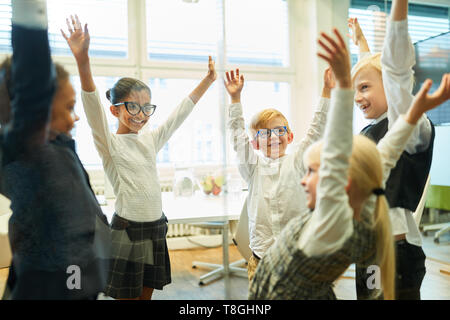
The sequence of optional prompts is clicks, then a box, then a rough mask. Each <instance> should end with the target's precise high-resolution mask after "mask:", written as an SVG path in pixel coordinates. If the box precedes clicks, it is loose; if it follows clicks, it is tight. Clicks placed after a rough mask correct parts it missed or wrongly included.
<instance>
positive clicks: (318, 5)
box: [289, 0, 350, 141]
mask: <svg viewBox="0 0 450 320" xmlns="http://www.w3.org/2000/svg"><path fill="white" fill-rule="evenodd" d="M289 4H290V8H289V9H290V19H291V21H294V23H293V24H292V29H291V32H292V33H293V36H292V37H291V39H292V40H291V41H293V44H294V45H293V48H292V51H291V56H292V61H293V65H294V66H295V75H294V78H295V79H294V82H293V85H292V92H291V98H292V104H291V105H292V110H291V119H290V120H291V125H292V128H293V132H294V139H295V140H296V141H299V140H300V139H301V138H302V137H303V136H304V135H305V134H306V131H307V128H308V126H309V124H310V122H311V119H312V116H313V113H314V110H315V107H316V105H317V103H318V101H319V96H320V94H321V92H322V85H323V72H324V70H325V69H326V67H327V64H326V63H325V62H323V61H321V60H319V58H318V57H317V51H318V45H317V38H318V35H319V33H320V32H322V31H323V32H327V33H330V32H331V30H332V28H333V27H336V28H337V29H338V30H339V31H340V32H341V34H342V35H343V36H345V39H346V40H348V38H347V36H346V35H347V33H348V27H347V16H348V8H349V5H350V0H304V1H298V0H297V1H295V0H294V1H291V2H290V3H289Z"/></svg>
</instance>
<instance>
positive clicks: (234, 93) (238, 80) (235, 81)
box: [224, 69, 244, 103]
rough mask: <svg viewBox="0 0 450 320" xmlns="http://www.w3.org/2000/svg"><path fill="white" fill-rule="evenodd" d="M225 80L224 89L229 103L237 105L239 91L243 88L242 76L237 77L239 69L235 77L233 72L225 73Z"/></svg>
mask: <svg viewBox="0 0 450 320" xmlns="http://www.w3.org/2000/svg"><path fill="white" fill-rule="evenodd" d="M225 74H226V77H227V79H226V80H224V83H225V88H226V89H227V91H228V94H229V95H230V97H231V103H237V102H240V101H241V91H242V88H243V87H244V76H243V75H241V76H240V77H239V69H236V75H235V74H234V71H233V70H231V71H230V72H228V71H227V72H226V73H225Z"/></svg>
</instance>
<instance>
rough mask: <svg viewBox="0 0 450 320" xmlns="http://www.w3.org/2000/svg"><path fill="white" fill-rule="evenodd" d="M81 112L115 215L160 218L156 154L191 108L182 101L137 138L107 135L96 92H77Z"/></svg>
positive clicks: (107, 130)
mask: <svg viewBox="0 0 450 320" xmlns="http://www.w3.org/2000/svg"><path fill="white" fill-rule="evenodd" d="M81 98H82V101H83V107H84V111H85V112H86V116H87V120H88V123H89V126H90V127H91V129H92V135H93V136H94V142H95V147H96V148H97V151H98V153H99V154H100V157H101V159H102V162H103V168H104V169H105V172H106V175H107V176H108V179H109V181H110V182H111V184H112V186H113V189H114V194H115V196H116V203H115V209H116V213H117V214H118V215H119V216H121V217H123V218H125V219H128V220H132V221H138V222H149V221H156V220H158V219H160V218H161V214H162V204H161V187H160V184H159V179H158V173H157V170H156V154H157V153H158V151H159V150H160V149H161V148H162V147H163V146H164V144H165V143H166V142H167V140H169V138H170V137H171V136H172V134H173V133H174V132H175V130H176V129H177V128H178V127H179V126H180V125H181V124H182V123H183V121H184V120H185V119H186V118H187V116H188V115H189V114H190V113H191V111H192V109H193V108H194V103H193V102H192V100H191V99H190V98H185V99H184V100H183V101H182V102H181V103H180V105H179V106H178V107H177V108H176V109H175V110H174V111H173V112H172V114H171V115H170V116H169V118H168V119H167V120H166V121H165V122H164V123H163V124H162V125H161V126H159V127H158V128H157V129H155V130H152V131H149V130H145V129H143V130H141V131H139V132H138V133H137V134H114V133H111V132H109V129H108V122H107V120H106V114H105V111H104V109H103V106H102V103H101V101H100V98H99V95H98V90H95V91H94V92H85V91H82V92H81Z"/></svg>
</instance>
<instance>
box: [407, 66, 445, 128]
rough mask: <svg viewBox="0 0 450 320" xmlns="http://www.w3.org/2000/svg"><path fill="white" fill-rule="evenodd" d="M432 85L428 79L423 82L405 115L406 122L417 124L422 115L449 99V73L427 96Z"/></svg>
mask: <svg viewBox="0 0 450 320" xmlns="http://www.w3.org/2000/svg"><path fill="white" fill-rule="evenodd" d="M432 84H433V81H431V80H430V79H427V80H425V82H424V83H423V84H422V87H421V88H420V90H419V92H417V94H416V95H415V97H414V100H413V102H412V104H411V107H410V108H409V110H408V113H407V114H406V120H407V121H408V122H409V123H413V124H414V123H417V121H418V120H419V118H420V117H421V116H422V114H424V113H425V112H427V111H429V110H431V109H434V108H436V107H437V106H439V105H441V104H442V103H444V102H445V101H447V100H448V99H450V73H446V74H444V75H443V76H442V81H441V84H440V86H439V88H437V90H436V91H435V92H434V93H432V94H428V92H429V91H430V88H431V85H432Z"/></svg>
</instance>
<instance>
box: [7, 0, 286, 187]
mask: <svg viewBox="0 0 450 320" xmlns="http://www.w3.org/2000/svg"><path fill="white" fill-rule="evenodd" d="M288 3H289V1H285V0H265V1H260V0H226V1H223V0H200V1H195V0H47V9H48V15H49V37H50V45H51V48H52V54H53V56H54V59H55V60H56V61H58V62H61V63H62V64H63V65H64V66H65V67H66V69H67V70H68V71H69V72H71V73H73V74H74V75H73V76H72V78H71V81H72V83H73V85H74V88H75V90H76V92H77V104H76V107H75V111H76V113H77V115H78V116H79V117H80V120H79V121H78V122H77V123H76V126H75V128H74V130H73V132H72V134H73V137H74V138H75V140H76V145H77V152H78V154H79V157H80V159H81V161H82V163H83V164H84V165H85V166H87V167H88V168H93V169H99V168H101V165H102V163H101V159H100V157H99V155H98V153H97V151H96V149H95V146H94V142H93V138H92V133H91V129H90V127H89V124H88V122H87V119H86V116H85V113H84V110H83V107H82V102H81V96H80V93H81V87H80V81H79V77H78V76H76V70H77V67H76V64H75V61H74V60H73V58H72V57H71V52H70V50H69V48H68V46H67V44H66V42H65V40H64V38H63V37H62V36H61V32H60V29H63V30H64V31H65V32H66V30H67V25H66V18H67V17H69V16H70V15H71V14H77V15H78V16H79V18H80V20H81V23H82V24H83V26H84V24H85V23H87V24H88V27H89V31H90V35H91V45H90V55H91V57H93V58H94V59H91V66H92V72H93V74H94V80H95V83H96V86H97V88H98V90H99V93H100V97H101V99H102V103H103V106H104V109H105V113H106V115H107V118H108V122H109V129H110V132H113V133H114V132H116V130H117V126H118V120H117V119H116V118H115V117H114V116H112V115H111V113H110V111H109V104H110V103H109V101H107V99H106V96H105V92H106V90H107V89H109V88H111V87H112V86H113V85H114V83H115V82H116V81H117V80H118V79H119V78H120V77H124V76H131V77H136V78H139V79H141V80H143V81H145V82H146V83H148V84H149V86H150V88H151V90H152V103H154V104H156V105H157V106H158V108H157V110H156V113H155V114H154V115H153V116H152V118H151V119H150V121H149V123H148V125H147V128H146V129H147V130H151V129H154V128H156V127H157V126H158V125H160V124H162V123H163V122H164V121H165V120H166V119H167V117H168V116H169V114H170V113H171V112H172V111H173V110H174V108H176V107H177V106H178V104H179V103H180V102H181V101H182V99H184V98H185V97H187V96H188V95H189V93H190V92H192V90H193V89H194V88H195V87H196V86H197V85H198V83H199V82H200V81H201V79H202V77H204V75H205V74H206V65H207V60H208V55H212V56H213V58H214V59H215V61H216V66H217V67H218V72H219V78H218V79H217V81H216V83H214V84H213V86H212V87H211V88H210V89H209V90H208V91H207V92H206V94H205V95H204V96H203V97H202V99H201V100H200V101H199V103H198V104H197V105H196V106H195V108H194V110H193V111H192V114H191V115H189V116H188V118H187V119H186V120H185V121H184V122H183V124H182V125H181V126H180V128H179V129H178V130H177V131H176V132H175V133H174V135H173V136H172V137H171V139H170V140H169V141H168V143H167V144H166V145H165V146H164V147H163V148H162V149H161V150H160V151H159V153H158V155H157V162H158V168H160V172H171V171H170V168H171V167H174V166H179V165H188V166H195V165H199V166H201V167H202V168H206V169H205V170H209V169H210V168H218V167H223V165H226V166H228V165H230V166H232V167H236V166H235V155H234V151H233V149H232V147H231V145H230V144H228V143H226V144H225V145H224V141H227V138H228V136H229V133H228V131H224V128H226V123H225V121H226V119H225V118H226V117H225V116H226V110H225V108H226V107H227V104H228V102H229V97H228V94H227V93H226V90H225V89H224V88H223V83H222V79H221V78H220V73H222V72H223V70H230V69H231V68H236V67H237V66H239V67H241V69H242V70H243V73H244V74H245V76H246V82H245V88H244V91H243V94H242V102H243V107H244V116H245V121H246V124H248V122H249V121H250V119H251V117H252V116H253V114H255V113H256V112H257V111H259V110H261V109H263V108H269V107H273V108H277V109H279V110H280V111H281V112H282V113H283V114H284V115H285V116H286V117H287V118H288V119H289V110H290V104H291V101H290V94H291V92H290V91H291V82H292V81H293V77H292V69H291V66H290V62H289V32H288V31H289V21H288ZM222 6H223V7H222ZM256 7H257V8H258V10H257V14H255V12H256V11H255V8H256ZM129 17H133V18H132V19H131V18H129ZM10 19H11V0H0V54H5V53H10V52H11V46H10V33H11V32H10V31H11V21H10ZM130 20H131V21H130ZM268 21H270V23H267V22H268ZM141 40H143V41H141ZM143 43H145V44H143ZM222 58H224V59H222ZM123 61H127V62H126V63H123ZM219 68H220V70H219ZM274 79H276V80H274ZM144 130H145V129H144ZM166 169H167V170H166ZM211 170H215V169H211ZM163 175H164V174H163ZM163 175H162V177H161V178H162V179H168V178H170V177H164V176H163Z"/></svg>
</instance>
